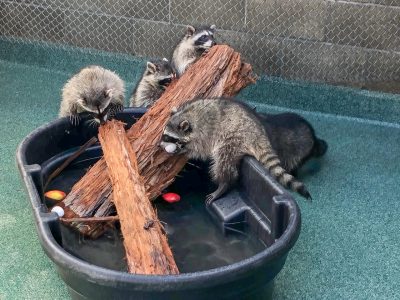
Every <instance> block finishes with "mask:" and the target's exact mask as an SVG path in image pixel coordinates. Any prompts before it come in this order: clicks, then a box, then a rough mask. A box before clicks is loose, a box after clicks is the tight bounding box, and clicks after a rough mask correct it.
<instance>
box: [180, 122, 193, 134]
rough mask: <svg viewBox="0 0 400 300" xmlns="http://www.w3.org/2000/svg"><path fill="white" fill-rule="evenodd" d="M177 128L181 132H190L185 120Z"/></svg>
mask: <svg viewBox="0 0 400 300" xmlns="http://www.w3.org/2000/svg"><path fill="white" fill-rule="evenodd" d="M178 128H179V130H182V131H183V132H189V131H190V130H191V128H190V124H189V122H188V121H187V120H183V121H182V122H180V123H179V126H178Z"/></svg>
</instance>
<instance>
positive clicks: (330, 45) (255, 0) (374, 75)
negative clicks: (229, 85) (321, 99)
mask: <svg viewBox="0 0 400 300" xmlns="http://www.w3.org/2000/svg"><path fill="white" fill-rule="evenodd" d="M207 23H208V24H212V23H213V24H216V25H217V27H218V28H219V31H218V33H217V38H218V40H219V41H220V42H225V43H228V44H230V45H232V46H233V47H235V48H236V49H237V50H238V51H240V52H241V53H243V55H244V56H245V58H246V59H247V60H249V61H250V62H251V63H252V64H253V65H254V67H255V69H256V70H257V71H258V72H259V73H263V74H267V75H273V76H280V77H283V78H287V79H300V80H311V81H322V82H329V83H340V84H354V85H362V84H364V83H367V82H384V81H395V82H396V81H398V80H400V0H351V1H350V0H342V1H339V0H191V1H187V0H151V1H148V0H136V1H135V0H115V1H112V0H74V1H63V0H13V1H4V0H0V35H2V36H6V37H22V38H26V39H31V40H42V41H49V42H53V43H54V42H55V43H60V44H68V45H74V46H79V47H88V48H96V49H101V50H107V51H114V52H123V53H129V54H132V55H136V56H145V57H169V56H170V54H171V52H172V49H173V47H174V45H175V44H176V43H177V42H178V40H179V39H180V37H181V36H182V35H183V34H184V32H185V25H186V24H193V25H199V24H207Z"/></svg>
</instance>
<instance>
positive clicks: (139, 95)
mask: <svg viewBox="0 0 400 300" xmlns="http://www.w3.org/2000/svg"><path fill="white" fill-rule="evenodd" d="M174 77H175V72H174V71H173V69H172V66H171V64H170V63H169V61H168V60H167V59H166V58H163V59H162V60H152V61H148V62H147V66H146V70H145V71H144V73H143V76H142V78H141V79H140V81H139V83H138V84H137V86H136V88H135V90H134V91H133V93H132V96H131V99H130V105H129V106H133V107H149V106H152V105H153V104H154V102H156V101H157V100H158V98H160V97H161V95H162V93H163V92H164V91H165V88H166V87H167V86H168V85H169V84H170V83H171V81H172V79H173V78H174Z"/></svg>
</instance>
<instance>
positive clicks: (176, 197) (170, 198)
mask: <svg viewBox="0 0 400 300" xmlns="http://www.w3.org/2000/svg"><path fill="white" fill-rule="evenodd" d="M162 197H163V199H164V200H165V201H167V202H168V203H174V202H178V201H179V200H181V196H179V195H178V194H175V193H166V194H163V195H162Z"/></svg>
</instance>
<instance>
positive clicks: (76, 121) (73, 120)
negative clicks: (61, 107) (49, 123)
mask: <svg viewBox="0 0 400 300" xmlns="http://www.w3.org/2000/svg"><path fill="white" fill-rule="evenodd" d="M69 121H70V122H71V124H72V125H73V126H78V125H79V121H80V118H79V116H78V115H70V116H69Z"/></svg>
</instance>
